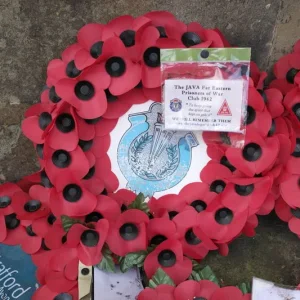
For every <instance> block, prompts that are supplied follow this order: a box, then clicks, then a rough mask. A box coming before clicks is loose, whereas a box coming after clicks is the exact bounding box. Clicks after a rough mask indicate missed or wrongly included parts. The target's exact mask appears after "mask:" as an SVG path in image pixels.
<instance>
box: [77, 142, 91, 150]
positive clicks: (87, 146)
mask: <svg viewBox="0 0 300 300" xmlns="http://www.w3.org/2000/svg"><path fill="white" fill-rule="evenodd" d="M78 146H79V147H80V148H81V149H82V151H83V152H86V151H89V150H90V149H91V148H92V146H93V140H89V141H84V140H79V142H78Z"/></svg>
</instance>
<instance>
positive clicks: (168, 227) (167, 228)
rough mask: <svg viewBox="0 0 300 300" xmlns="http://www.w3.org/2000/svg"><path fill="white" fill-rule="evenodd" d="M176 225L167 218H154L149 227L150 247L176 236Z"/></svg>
mask: <svg viewBox="0 0 300 300" xmlns="http://www.w3.org/2000/svg"><path fill="white" fill-rule="evenodd" d="M176 234H177V230H176V225H175V224H174V222H172V221H171V220H169V219H166V218H154V219H151V220H150V221H149V224H148V226H147V238H148V241H149V245H159V244H161V243H162V242H163V241H165V240H167V239H172V238H174V236H176Z"/></svg>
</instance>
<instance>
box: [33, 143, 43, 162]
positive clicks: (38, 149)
mask: <svg viewBox="0 0 300 300" xmlns="http://www.w3.org/2000/svg"><path fill="white" fill-rule="evenodd" d="M35 150H36V152H37V155H38V157H39V158H40V159H43V158H44V144H37V145H36V147H35Z"/></svg>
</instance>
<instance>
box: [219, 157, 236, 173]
mask: <svg viewBox="0 0 300 300" xmlns="http://www.w3.org/2000/svg"><path fill="white" fill-rule="evenodd" d="M220 164H221V165H223V166H225V167H227V168H228V169H229V170H230V171H231V172H234V171H235V170H236V168H235V167H234V166H233V165H232V164H231V163H230V162H229V160H228V158H227V157H226V156H222V158H221V160H220Z"/></svg>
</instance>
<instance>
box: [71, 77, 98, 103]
mask: <svg viewBox="0 0 300 300" xmlns="http://www.w3.org/2000/svg"><path fill="white" fill-rule="evenodd" d="M75 95H76V97H77V98H78V99H79V100H82V101H88V100H91V99H92V98H93V97H94V95H95V88H94V86H93V85H92V84H91V83H90V82H89V81H79V82H77V84H76V85H75Z"/></svg>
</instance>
